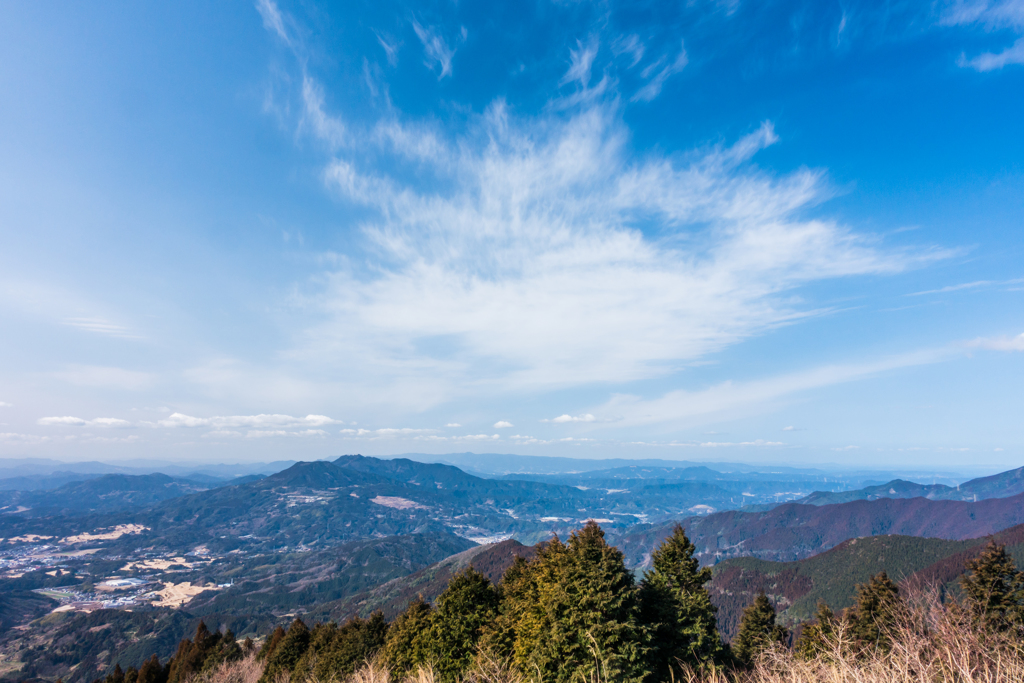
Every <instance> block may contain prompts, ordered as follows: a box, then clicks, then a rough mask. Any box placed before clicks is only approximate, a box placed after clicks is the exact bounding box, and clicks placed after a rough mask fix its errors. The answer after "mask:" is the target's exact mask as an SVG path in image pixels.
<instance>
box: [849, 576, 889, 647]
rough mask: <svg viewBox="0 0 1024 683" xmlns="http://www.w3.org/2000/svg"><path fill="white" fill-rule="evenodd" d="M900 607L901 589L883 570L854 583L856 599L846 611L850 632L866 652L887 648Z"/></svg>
mask: <svg viewBox="0 0 1024 683" xmlns="http://www.w3.org/2000/svg"><path fill="white" fill-rule="evenodd" d="M902 609H903V601H902V599H901V598H900V589H899V587H898V586H897V585H896V584H895V583H893V581H892V579H890V578H889V576H888V575H887V574H886V573H885V572H879V573H878V574H876V575H875V576H872V577H871V580H870V581H868V582H867V583H866V584H858V585H857V603H856V605H855V606H854V607H853V609H852V610H850V612H849V613H848V614H847V621H848V623H849V633H850V635H851V636H852V638H853V639H854V640H855V641H856V642H857V646H858V647H859V648H860V649H861V650H863V651H865V652H874V651H881V652H888V650H889V647H890V645H891V639H890V638H891V635H892V633H893V631H894V629H895V627H896V624H897V623H898V621H899V617H900V613H901V611H902Z"/></svg>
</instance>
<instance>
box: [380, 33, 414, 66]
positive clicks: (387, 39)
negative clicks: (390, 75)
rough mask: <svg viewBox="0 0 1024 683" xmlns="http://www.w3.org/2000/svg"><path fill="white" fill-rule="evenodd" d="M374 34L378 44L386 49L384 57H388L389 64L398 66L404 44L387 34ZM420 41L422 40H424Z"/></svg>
mask: <svg viewBox="0 0 1024 683" xmlns="http://www.w3.org/2000/svg"><path fill="white" fill-rule="evenodd" d="M374 34H376V36H377V42H378V43H380V46H381V47H382V48H384V55H385V56H386V57H387V60H388V64H390V65H391V66H398V48H400V47H401V46H402V44H401V43H400V42H399V41H397V40H395V39H394V38H392V37H391V36H389V35H388V34H386V33H382V32H380V31H374ZM417 35H418V34H417ZM420 40H422V38H421V39H420Z"/></svg>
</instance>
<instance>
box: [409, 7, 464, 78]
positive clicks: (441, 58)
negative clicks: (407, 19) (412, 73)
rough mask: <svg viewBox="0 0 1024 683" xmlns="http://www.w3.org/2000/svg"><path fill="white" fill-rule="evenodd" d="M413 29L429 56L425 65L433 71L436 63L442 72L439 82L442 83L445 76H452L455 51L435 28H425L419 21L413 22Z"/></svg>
mask: <svg viewBox="0 0 1024 683" xmlns="http://www.w3.org/2000/svg"><path fill="white" fill-rule="evenodd" d="M412 28H413V30H414V31H416V37H417V38H419V39H420V42H421V43H423V51H424V53H425V54H426V55H427V61H426V62H424V64H426V65H427V68H428V69H430V70H431V71H433V69H434V62H436V63H437V65H438V66H439V67H440V71H441V73H440V74H439V75H438V77H437V80H439V81H440V80H441V79H442V78H444V77H445V76H451V75H452V58H453V57H454V56H455V50H454V49H453V48H450V47H448V43H447V42H445V39H444V38H443V37H442V36H441V34H440V33H439V32H438V30H437V29H436V28H434V27H433V26H426V27H424V26H421V25H420V23H419V22H418V21H413V22H412Z"/></svg>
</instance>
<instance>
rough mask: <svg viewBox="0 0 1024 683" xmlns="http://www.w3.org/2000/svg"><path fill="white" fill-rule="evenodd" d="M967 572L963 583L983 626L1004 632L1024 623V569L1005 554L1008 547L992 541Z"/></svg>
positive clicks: (967, 596) (969, 565)
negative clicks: (1022, 570) (1023, 570)
mask: <svg viewBox="0 0 1024 683" xmlns="http://www.w3.org/2000/svg"><path fill="white" fill-rule="evenodd" d="M967 572H968V573H967V574H965V575H964V576H963V577H962V578H961V579H960V585H961V587H962V588H963V591H964V595H965V596H966V598H967V602H968V604H969V605H970V608H971V611H972V612H973V613H974V616H975V620H976V621H977V622H978V623H979V624H980V625H982V626H983V627H985V628H989V629H993V630H997V631H1003V630H1006V629H1008V628H1010V627H1012V626H1013V625H1015V624H1017V625H1019V624H1021V623H1022V622H1024V572H1021V571H1020V570H1018V569H1017V565H1016V564H1015V563H1014V561H1013V558H1012V557H1010V556H1009V555H1007V554H1006V546H1003V545H999V544H997V543H995V542H994V541H992V542H990V543H989V544H988V546H986V548H985V550H984V551H982V553H981V554H980V555H979V556H978V557H977V558H976V559H974V560H971V561H970V562H968V563H967Z"/></svg>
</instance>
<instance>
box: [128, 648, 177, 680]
mask: <svg viewBox="0 0 1024 683" xmlns="http://www.w3.org/2000/svg"><path fill="white" fill-rule="evenodd" d="M168 673H169V672H168V669H167V667H165V666H160V660H159V659H157V656H156V655H153V656H152V657H150V658H149V659H147V660H146V663H145V664H143V665H142V668H140V669H139V674H138V676H137V677H136V679H135V680H136V683H167V674H168Z"/></svg>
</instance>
